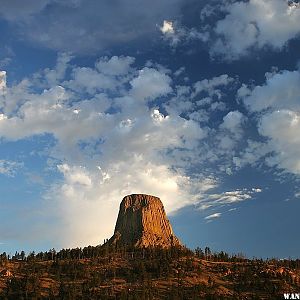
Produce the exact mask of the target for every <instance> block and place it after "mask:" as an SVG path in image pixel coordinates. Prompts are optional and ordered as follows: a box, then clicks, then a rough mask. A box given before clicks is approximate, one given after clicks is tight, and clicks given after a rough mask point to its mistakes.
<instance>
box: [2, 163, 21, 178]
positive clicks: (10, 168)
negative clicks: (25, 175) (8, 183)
mask: <svg viewBox="0 0 300 300" xmlns="http://www.w3.org/2000/svg"><path fill="white" fill-rule="evenodd" d="M22 167H23V163H20V162H15V161H10V160H3V159H1V160H0V174H3V175H6V176H8V177H14V176H15V174H16V172H17V170H18V169H20V168H22Z"/></svg>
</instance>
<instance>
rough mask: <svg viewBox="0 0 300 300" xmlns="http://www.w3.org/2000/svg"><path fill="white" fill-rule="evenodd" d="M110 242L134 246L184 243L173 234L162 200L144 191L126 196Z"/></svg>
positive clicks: (160, 245) (161, 245)
mask: <svg viewBox="0 0 300 300" xmlns="http://www.w3.org/2000/svg"><path fill="white" fill-rule="evenodd" d="M108 243H109V244H111V245H114V244H118V245H128V246H134V247H163V248H169V247H171V246H181V244H180V241H179V240H178V238H177V237H176V236H175V235H174V234H173V230H172V227H171V224H170V222H169V220H168V219H167V216H166V213H165V210H164V206H163V204H162V202H161V200H160V199H159V198H158V197H154V196H150V195H145V194H132V195H128V196H126V197H124V198H123V200H122V202H121V204H120V210H119V215H118V219H117V223H116V227H115V232H114V235H113V236H112V237H111V238H110V239H109V241H108Z"/></svg>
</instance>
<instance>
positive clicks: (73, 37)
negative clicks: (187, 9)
mask: <svg viewBox="0 0 300 300" xmlns="http://www.w3.org/2000/svg"><path fill="white" fill-rule="evenodd" d="M1 4H2V5H1V16H2V18H3V19H5V20H7V21H9V22H10V25H12V28H13V29H15V31H16V32H17V37H19V38H21V39H22V40H27V41H30V42H31V43H35V44H38V45H42V46H44V47H46V48H51V49H55V50H60V51H70V52H72V53H81V54H86V53H99V51H101V50H104V49H107V48H108V47H114V46H116V45H119V46H120V45H128V44H129V43H130V42H132V41H137V40H139V39H142V38H143V39H144V40H146V39H147V38H149V37H153V35H154V34H156V31H157V27H156V24H160V23H162V22H163V20H165V19H169V18H173V17H175V16H177V15H178V14H179V11H180V6H181V4H182V0H166V1H163V2H162V1H158V0H154V1H152V2H151V3H150V2H149V1H146V0H143V1H138V0H125V1H118V2H116V3H111V2H103V1H96V0H89V1H78V0H74V1H57V0H42V1H38V2H37V1H34V0H30V1H27V2H26V5H24V1H21V0H13V1H6V0H5V1H3V3H1Z"/></svg>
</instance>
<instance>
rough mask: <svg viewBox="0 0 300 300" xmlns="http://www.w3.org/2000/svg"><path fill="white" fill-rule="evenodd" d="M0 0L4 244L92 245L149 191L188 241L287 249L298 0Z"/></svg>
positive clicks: (296, 191)
mask: <svg viewBox="0 0 300 300" xmlns="http://www.w3.org/2000/svg"><path fill="white" fill-rule="evenodd" d="M0 4H1V5H0V7H1V8H0V45H1V46H0V70H1V71H0V137H1V138H0V143H1V146H0V195H1V197H0V199H1V200H0V206H1V210H0V219H1V227H0V252H3V251H6V252H8V253H12V254H13V253H14V252H15V251H16V250H17V251H20V250H25V251H27V252H29V251H31V250H34V251H36V252H38V251H45V250H48V249H50V248H53V247H54V248H56V249H61V248H69V247H83V246H87V245H98V244H100V243H103V240H104V239H106V238H109V237H110V236H111V235H112V233H113V230H114V225H115V221H116V218H117V214H118V209H119V203H120V201H121V200H122V198H123V197H124V196H125V195H127V194H131V193H145V194H151V195H155V196H158V197H160V198H161V200H162V202H163V204H164V206H165V208H166V211H167V214H168V216H169V218H170V220H171V223H172V225H173V229H174V231H175V233H176V234H177V236H178V237H179V238H180V240H181V241H182V242H183V243H184V244H185V245H187V246H188V247H191V248H195V247H197V246H200V247H202V248H204V247H205V246H209V247H210V248H211V249H212V250H213V251H221V250H223V251H227V252H229V253H244V254H245V255H247V256H248V257H264V258H266V257H277V258H287V257H292V258H295V257H299V251H300V241H299V239H298V238H297V236H298V220H299V218H298V214H299V211H300V210H299V209H300V182H299V179H300V135H299V132H300V55H299V53H300V4H299V3H298V1H286V0H265V1H260V0H249V1H235V0H212V1H209V3H208V2H207V1H202V0H197V1H196V0H165V1H158V0H153V1H151V2H149V1H146V0H123V1H119V0H116V1H96V0H60V1H58V0H39V1H37V0H28V1H26V4H25V2H24V1H21V0H0Z"/></svg>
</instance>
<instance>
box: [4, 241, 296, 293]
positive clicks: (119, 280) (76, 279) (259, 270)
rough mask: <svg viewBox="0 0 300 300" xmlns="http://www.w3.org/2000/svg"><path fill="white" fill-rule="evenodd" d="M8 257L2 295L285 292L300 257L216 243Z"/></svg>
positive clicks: (100, 248) (293, 279) (292, 286)
mask: <svg viewBox="0 0 300 300" xmlns="http://www.w3.org/2000/svg"><path fill="white" fill-rule="evenodd" d="M0 257H1V260H0V266H1V267H0V272H1V277H0V298H1V299H283V293H286V292H297V291H298V292H299V290H300V260H296V261H292V260H284V261H281V260H280V261H278V260H268V261H263V260H248V259H245V258H242V257H238V256H229V255H228V254H226V253H224V252H221V253H215V254H212V253H211V251H210V249H209V248H206V249H205V250H204V251H202V250H201V249H200V248H197V249H196V250H195V251H190V250H188V249H185V248H175V247H172V248H170V249H162V248H144V249H137V248H126V247H122V248H116V247H112V246H108V244H106V245H104V246H98V247H91V246H89V247H86V248H83V249H63V250H61V251H59V252H55V251H54V250H51V251H49V252H45V253H39V254H37V255H35V254H34V253H31V254H30V255H28V256H27V257H26V256H24V254H23V253H22V254H18V253H16V255H15V256H14V257H11V258H8V257H6V254H2V255H1V256H0Z"/></svg>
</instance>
